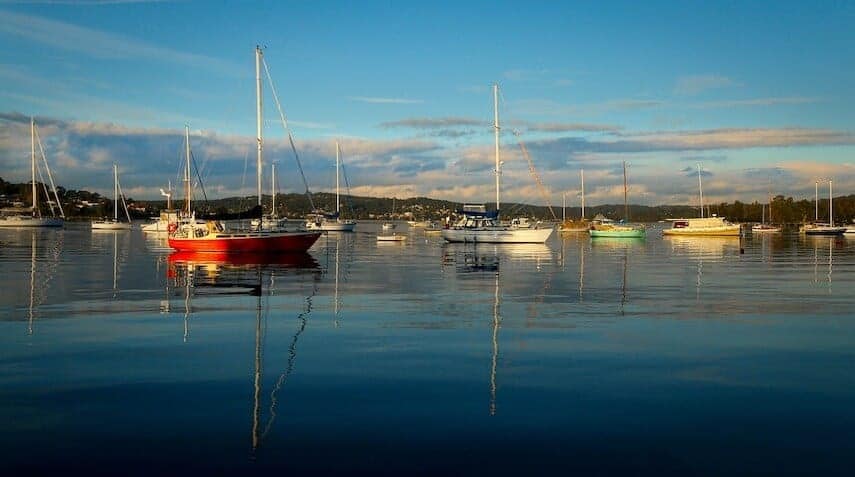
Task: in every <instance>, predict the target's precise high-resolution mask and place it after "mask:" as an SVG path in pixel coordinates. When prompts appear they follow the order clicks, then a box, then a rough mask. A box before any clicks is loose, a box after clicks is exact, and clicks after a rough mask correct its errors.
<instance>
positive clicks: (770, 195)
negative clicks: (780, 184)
mask: <svg viewBox="0 0 855 477" xmlns="http://www.w3.org/2000/svg"><path fill="white" fill-rule="evenodd" d="M769 223H770V224H771V223H772V188H771V187H770V188H769Z"/></svg>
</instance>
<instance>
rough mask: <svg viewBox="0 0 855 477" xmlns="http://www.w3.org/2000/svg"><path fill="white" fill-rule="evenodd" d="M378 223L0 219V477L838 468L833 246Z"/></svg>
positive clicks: (837, 284) (840, 417)
mask: <svg viewBox="0 0 855 477" xmlns="http://www.w3.org/2000/svg"><path fill="white" fill-rule="evenodd" d="M377 228H378V227H377V225H376V224H360V225H359V226H358V227H357V230H358V232H356V233H353V234H341V235H333V234H330V235H329V236H327V237H322V238H321V240H320V241H319V242H318V243H317V244H316V245H315V246H314V247H313V248H312V249H311V250H310V253H309V254H307V255H301V256H298V257H283V258H282V259H281V260H279V262H281V263H273V264H269V263H267V264H257V263H253V262H258V261H260V260H259V259H258V257H242V258H241V259H240V263H229V262H223V261H219V262H217V261H216V260H211V259H206V258H205V257H199V256H192V255H191V256H181V255H179V256H176V255H170V251H169V250H168V249H167V248H166V246H165V244H164V243H163V242H158V241H156V240H152V239H148V238H146V237H144V236H143V234H142V233H141V232H140V231H139V230H136V231H132V232H99V233H93V232H91V231H90V230H89V229H88V226H86V225H83V224H70V225H68V226H67V227H66V228H65V229H64V230H37V231H29V230H2V229H0V243H2V244H1V245H0V265H2V270H3V273H2V275H0V287H2V290H3V291H2V299H0V422H3V426H2V427H0V449H2V459H0V461H2V463H0V470H6V471H9V470H13V471H17V474H16V475H20V474H21V472H23V471H26V472H29V473H32V472H34V471H35V470H41V471H49V470H61V471H65V472H67V471H70V470H86V471H89V472H97V471H103V472H108V473H117V472H121V473H127V472H139V473H148V472H151V471H175V470H181V469H185V470H190V469H192V470H205V471H213V472H220V471H226V472H229V471H234V472H247V471H248V472H252V471H260V472H261V473H268V472H266V471H271V472H269V473H272V471H277V472H278V471H290V472H291V473H294V471H298V472H301V473H311V474H315V475H317V474H324V473H335V472H351V473H353V472H356V471H362V472H371V473H373V474H390V475H412V474H420V473H421V474H432V475H446V474H491V475H498V474H505V475H507V474H516V475H528V474H531V473H549V474H569V473H578V474H581V475H591V474H606V473H621V474H638V473H655V474H671V475H693V474H718V475H721V474H734V473H752V474H756V473H769V474H774V475H781V474H788V473H792V474H805V473H809V474H820V475H829V474H840V475H844V474H847V475H851V472H852V468H853V465H855V406H853V403H855V316H853V315H855V313H853V309H855V288H853V281H855V273H853V271H855V239H848V240H847V239H845V238H836V239H830V238H805V237H800V236H798V235H795V234H793V235H783V236H768V237H754V238H750V237H749V238H745V239H742V240H739V239H720V238H694V239H688V238H683V239H681V238H662V237H661V236H660V234H659V233H658V231H652V232H651V233H650V235H649V237H648V238H647V240H642V241H630V240H621V241H608V240H603V239H599V240H598V239H594V240H592V239H590V238H588V237H587V236H566V237H553V238H552V239H551V240H550V241H549V242H548V243H547V244H546V245H536V246H535V245H526V246H508V245H505V246H498V245H478V246H472V245H453V244H444V243H443V242H442V240H441V238H440V237H439V236H438V235H425V234H424V232H423V231H421V230H418V229H416V230H412V229H407V226H406V224H400V225H399V227H398V230H399V232H403V233H406V234H408V236H409V239H408V240H407V241H406V242H405V243H377V242H376V240H375V238H374V237H375V235H376V231H377ZM6 475H10V474H6Z"/></svg>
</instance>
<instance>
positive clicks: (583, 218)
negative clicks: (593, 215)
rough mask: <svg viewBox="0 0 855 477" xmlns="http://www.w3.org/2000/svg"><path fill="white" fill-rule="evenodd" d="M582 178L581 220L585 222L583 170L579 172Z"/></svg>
mask: <svg viewBox="0 0 855 477" xmlns="http://www.w3.org/2000/svg"><path fill="white" fill-rule="evenodd" d="M580 174H581V176H582V220H585V169H582V171H581V172H580Z"/></svg>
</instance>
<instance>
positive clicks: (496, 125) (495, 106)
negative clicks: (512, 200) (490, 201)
mask: <svg viewBox="0 0 855 477" xmlns="http://www.w3.org/2000/svg"><path fill="white" fill-rule="evenodd" d="M493 129H494V131H495V136H496V212H497V213H498V211H499V186H500V184H499V177H500V176H501V175H502V169H501V162H499V84H498V83H494V84H493Z"/></svg>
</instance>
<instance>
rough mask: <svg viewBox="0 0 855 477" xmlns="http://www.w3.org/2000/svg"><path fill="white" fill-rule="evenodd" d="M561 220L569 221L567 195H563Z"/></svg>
mask: <svg viewBox="0 0 855 477" xmlns="http://www.w3.org/2000/svg"><path fill="white" fill-rule="evenodd" d="M561 220H562V221H565V222H566V221H567V193H566V192H565V193H563V194H561Z"/></svg>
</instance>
